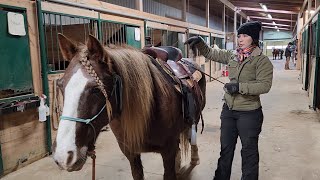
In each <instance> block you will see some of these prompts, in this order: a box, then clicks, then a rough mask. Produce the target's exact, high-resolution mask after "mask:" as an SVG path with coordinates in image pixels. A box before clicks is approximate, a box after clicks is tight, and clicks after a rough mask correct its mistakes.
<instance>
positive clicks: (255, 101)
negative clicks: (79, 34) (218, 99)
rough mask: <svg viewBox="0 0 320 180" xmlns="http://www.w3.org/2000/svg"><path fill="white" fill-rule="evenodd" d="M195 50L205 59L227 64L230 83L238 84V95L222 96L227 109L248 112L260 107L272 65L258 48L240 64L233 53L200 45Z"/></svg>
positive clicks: (271, 76)
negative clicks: (261, 96) (261, 95)
mask: <svg viewBox="0 0 320 180" xmlns="http://www.w3.org/2000/svg"><path fill="white" fill-rule="evenodd" d="M197 49H198V50H199V51H200V54H201V55H203V56H204V57H206V58H207V59H209V60H212V61H216V62H220V63H222V64H227V65H228V71H229V79H230V82H233V83H236V82H238V83H239V93H238V94H234V95H230V94H228V93H225V95H224V100H225V102H226V103H227V105H228V107H229V109H231V110H237V111H249V110H254V109H257V108H259V107H261V101H260V94H264V93H268V92H269V90H270V88H271V85H272V78H273V65H272V63H271V62H270V60H269V58H268V57H267V56H265V55H263V54H262V51H261V49H260V48H259V47H257V48H255V49H254V50H253V52H252V53H251V55H250V56H249V57H248V58H247V59H245V60H244V61H243V62H242V63H241V64H240V63H238V62H237V61H236V56H235V54H234V53H233V51H230V50H224V49H216V48H210V47H208V46H206V45H205V44H202V43H199V44H197Z"/></svg>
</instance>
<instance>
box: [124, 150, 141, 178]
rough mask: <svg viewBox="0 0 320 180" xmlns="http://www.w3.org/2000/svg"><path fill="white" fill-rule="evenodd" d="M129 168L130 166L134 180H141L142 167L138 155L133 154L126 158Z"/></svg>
mask: <svg viewBox="0 0 320 180" xmlns="http://www.w3.org/2000/svg"><path fill="white" fill-rule="evenodd" d="M127 158H128V160H129V162H130V166H131V173H132V177H133V179H134V180H143V179H144V174H143V166H142V162H141V155H140V154H134V155H129V156H127Z"/></svg>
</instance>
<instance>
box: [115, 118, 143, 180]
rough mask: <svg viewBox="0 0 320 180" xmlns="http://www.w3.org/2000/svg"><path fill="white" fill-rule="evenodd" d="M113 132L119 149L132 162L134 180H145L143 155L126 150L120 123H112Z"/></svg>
mask: <svg viewBox="0 0 320 180" xmlns="http://www.w3.org/2000/svg"><path fill="white" fill-rule="evenodd" d="M110 127H111V130H112V132H113V134H114V135H115V137H116V139H117V141H118V144H119V147H120V149H121V151H122V153H123V154H124V155H125V156H126V157H127V159H128V160H129V162H130V166H131V173H132V177H133V179H134V180H143V179H144V174H143V166H142V162H141V155H140V154H137V153H132V152H129V150H128V149H127V148H126V144H125V143H124V141H123V136H122V135H123V129H122V128H121V124H120V122H119V121H116V120H114V121H112V122H111V123H110Z"/></svg>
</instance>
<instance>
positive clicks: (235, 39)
mask: <svg viewBox="0 0 320 180" xmlns="http://www.w3.org/2000/svg"><path fill="white" fill-rule="evenodd" d="M233 33H234V42H233V44H234V47H233V48H234V49H235V48H236V47H237V38H236V34H237V9H235V10H234V18H233Z"/></svg>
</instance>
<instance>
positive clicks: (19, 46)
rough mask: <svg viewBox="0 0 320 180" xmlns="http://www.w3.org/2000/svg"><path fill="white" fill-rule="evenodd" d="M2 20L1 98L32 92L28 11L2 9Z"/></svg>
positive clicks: (0, 35)
mask: <svg viewBox="0 0 320 180" xmlns="http://www.w3.org/2000/svg"><path fill="white" fill-rule="evenodd" d="M8 17H9V18H8ZM0 24H1V27H0V60H1V65H0V99H3V98H9V97H13V96H18V95H25V94H30V93H33V84H32V70H31V62H30V48H29V39H28V32H27V18H26V13H25V12H9V11H5V10H0ZM9 26H10V30H9Z"/></svg>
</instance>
